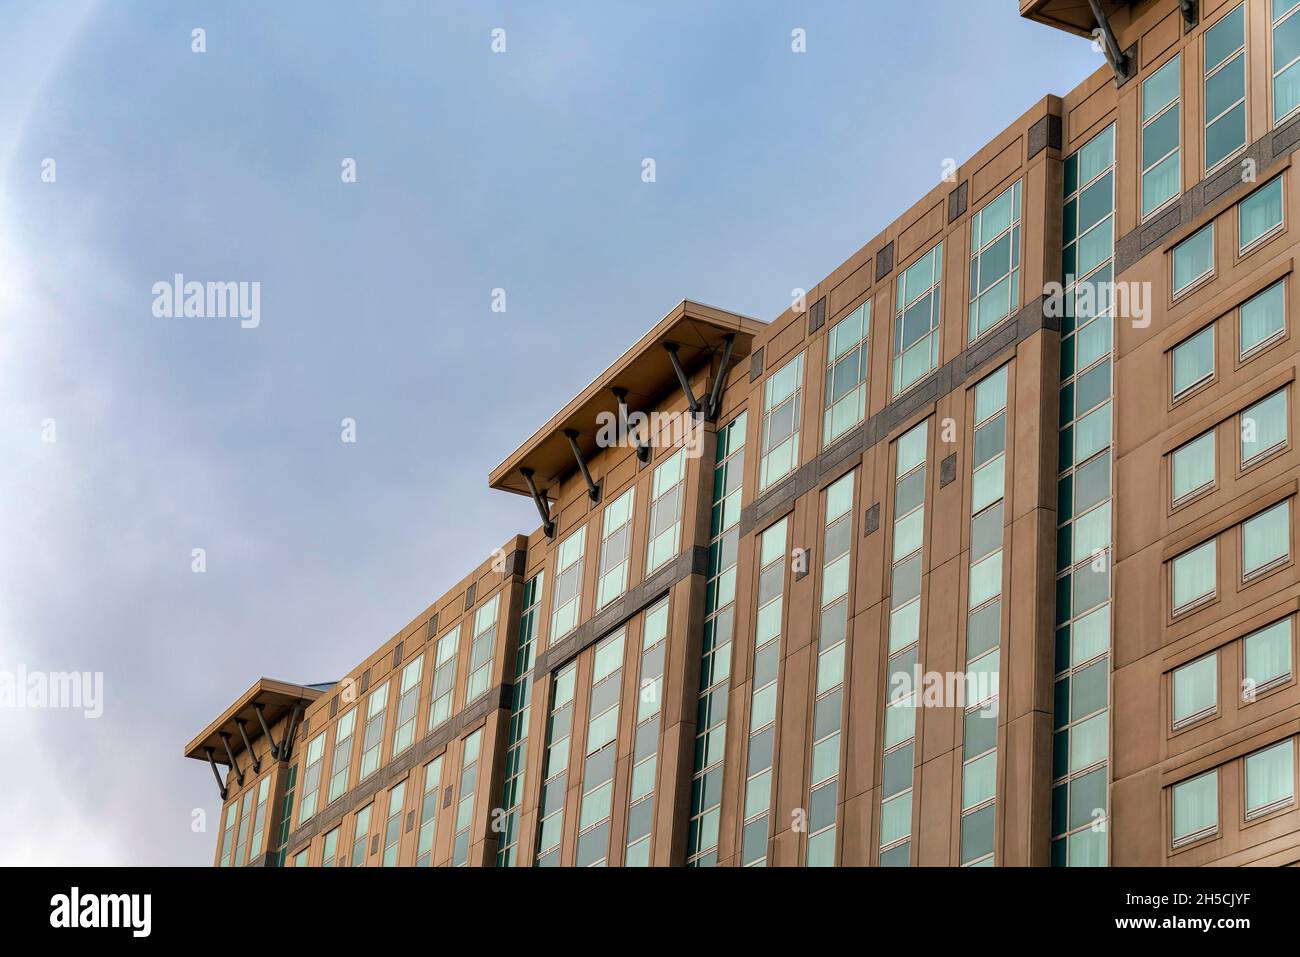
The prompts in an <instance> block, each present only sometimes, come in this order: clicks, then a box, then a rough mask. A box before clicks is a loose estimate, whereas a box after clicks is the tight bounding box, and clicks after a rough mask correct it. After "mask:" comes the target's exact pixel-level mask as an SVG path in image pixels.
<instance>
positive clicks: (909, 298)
mask: <svg viewBox="0 0 1300 957" xmlns="http://www.w3.org/2000/svg"><path fill="white" fill-rule="evenodd" d="M942 276H943V243H939V245H937V246H935V247H934V248H933V249H931V250H930V251H929V252H928V253H926V254H925V255H924V256H922V257H921V258H920V259H919V260H917V261H916V262H915V263H914V264H913V265H911V266H909V267H908V268H907V269H906V270H905V271H904V272H903V274H902V275H901V276H899V277H898V280H897V282H898V295H897V296H896V304H895V309H894V381H893V388H892V390H891V392H890V395H891V396H897V395H899V394H900V393H902V392H903V390H905V389H907V388H908V387H909V386H911V385H912V384H913V383H915V382H917V381H919V380H920V379H921V378H923V377H924V376H926V375H929V374H930V373H931V372H932V371H934V370H935V369H936V368H938V366H939V294H940V286H941V283H940V280H941V278H942Z"/></svg>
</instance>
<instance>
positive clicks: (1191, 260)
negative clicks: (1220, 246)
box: [1174, 223, 1214, 296]
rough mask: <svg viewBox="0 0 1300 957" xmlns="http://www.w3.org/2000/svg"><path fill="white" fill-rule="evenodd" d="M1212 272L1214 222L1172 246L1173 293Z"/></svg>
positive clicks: (1175, 293)
mask: <svg viewBox="0 0 1300 957" xmlns="http://www.w3.org/2000/svg"><path fill="white" fill-rule="evenodd" d="M1212 272H1214V223H1210V224H1209V225H1207V226H1205V227H1203V228H1202V229H1200V230H1199V231H1197V232H1196V233H1194V234H1193V235H1192V236H1190V237H1189V238H1187V239H1184V240H1183V241H1182V242H1181V243H1179V244H1178V245H1177V246H1175V247H1174V295H1175V296H1177V295H1178V294H1180V293H1181V292H1182V291H1183V290H1185V289H1187V288H1188V287H1189V286H1191V285H1193V284H1194V283H1195V282H1196V281H1197V280H1198V279H1203V278H1205V277H1206V276H1208V275H1209V274H1210V273H1212Z"/></svg>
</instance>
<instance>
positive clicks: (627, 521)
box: [596, 487, 636, 609]
mask: <svg viewBox="0 0 1300 957" xmlns="http://www.w3.org/2000/svg"><path fill="white" fill-rule="evenodd" d="M635 491H636V488H635V487H633V488H630V489H628V490H627V491H626V492H624V493H623V494H622V495H620V496H619V497H618V498H616V499H614V501H612V502H610V503H609V504H608V505H606V506H605V514H604V516H603V517H602V519H601V529H600V581H599V583H598V584H597V586H596V608H597V609H601V608H604V607H605V606H606V605H608V604H609V603H610V602H611V601H613V600H614V599H615V598H617V597H618V596H619V595H621V594H623V592H625V591H627V566H628V557H629V555H630V554H631V551H632V549H631V545H632V504H633V502H634V501H635V500H634V499H633V493H634V492H635Z"/></svg>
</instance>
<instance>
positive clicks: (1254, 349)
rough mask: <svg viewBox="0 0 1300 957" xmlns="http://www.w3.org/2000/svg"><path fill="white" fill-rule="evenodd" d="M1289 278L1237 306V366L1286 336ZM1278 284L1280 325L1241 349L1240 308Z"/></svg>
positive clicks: (1272, 284) (1253, 295) (1243, 307)
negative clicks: (1280, 299) (1280, 312)
mask: <svg viewBox="0 0 1300 957" xmlns="http://www.w3.org/2000/svg"><path fill="white" fill-rule="evenodd" d="M1296 9H1297V10H1300V7H1297V8H1296ZM1290 278H1291V274H1290V273H1287V274H1286V275H1284V276H1282V277H1280V278H1278V279H1276V280H1274V281H1273V282H1270V283H1269V284H1268V285H1266V286H1265V287H1264V288H1263V289H1260V290H1259V291H1258V292H1256V293H1253V294H1252V295H1251V296H1250V297H1249V298H1247V299H1245V300H1244V301H1243V302H1242V303H1241V304H1240V305H1239V306H1237V310H1236V311H1237V367H1238V368H1240V367H1241V366H1243V365H1245V364H1246V363H1247V362H1249V361H1250V360H1251V359H1253V358H1255V357H1256V356H1257V355H1259V354H1260V353H1261V352H1263V351H1265V350H1266V349H1268V348H1269V347H1270V346H1273V345H1276V344H1277V343H1279V342H1281V341H1282V340H1283V339H1285V338H1286V337H1287V325H1288V323H1287V294H1288V293H1289V292H1290V285H1291V284H1290ZM1279 286H1280V287H1282V327H1281V328H1280V329H1278V330H1277V331H1276V332H1272V333H1270V334H1269V335H1267V336H1265V337H1264V338H1263V339H1260V340H1259V342H1256V343H1255V344H1254V345H1252V346H1251V347H1250V348H1249V349H1242V347H1241V345H1242V336H1243V334H1244V331H1245V325H1244V323H1243V321H1242V320H1243V317H1242V310H1243V309H1245V308H1246V307H1247V306H1249V305H1250V304H1251V303H1252V302H1255V301H1256V300H1259V299H1263V298H1264V296H1266V295H1268V294H1269V293H1271V292H1272V291H1273V290H1274V289H1276V288H1278V287H1279Z"/></svg>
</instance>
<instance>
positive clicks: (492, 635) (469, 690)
mask: <svg viewBox="0 0 1300 957" xmlns="http://www.w3.org/2000/svg"><path fill="white" fill-rule="evenodd" d="M500 610H501V593H500V592H498V593H497V594H495V595H493V596H492V597H491V598H490V599H489V600H488V601H486V602H484V603H483V605H482V606H481V607H480V608H479V610H478V611H476V612H475V613H474V640H473V641H471V642H470V645H469V678H468V679H467V680H466V682H465V703H466V704H469V703H470V702H471V701H475V700H477V699H478V697H479V696H480V695H481V694H483V693H484V692H485V691H487V690H488V686H489V685H490V684H491V683H492V652H493V650H494V649H495V648H496V644H497V616H498V613H499V612H500Z"/></svg>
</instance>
